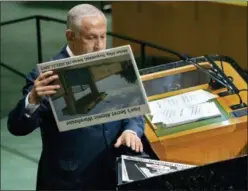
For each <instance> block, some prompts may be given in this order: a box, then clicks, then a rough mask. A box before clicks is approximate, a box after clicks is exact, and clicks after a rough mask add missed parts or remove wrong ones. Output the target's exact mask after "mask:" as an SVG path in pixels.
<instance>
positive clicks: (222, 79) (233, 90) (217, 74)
mask: <svg viewBox="0 0 248 191" xmlns="http://www.w3.org/2000/svg"><path fill="white" fill-rule="evenodd" d="M181 58H183V60H184V61H185V62H186V63H190V64H192V65H194V66H195V67H196V68H198V69H199V70H201V71H202V72H204V73H206V74H207V75H209V76H210V77H211V78H212V79H214V80H216V81H217V82H219V83H220V84H221V85H223V86H224V87H226V88H227V90H228V91H227V92H221V93H220V96H221V95H222V96H225V95H231V94H235V95H237V96H238V98H239V104H235V105H231V106H230V108H231V109H232V110H237V109H241V108H244V107H247V105H246V104H245V103H244V102H243V100H242V98H241V96H240V94H239V90H238V89H237V87H236V86H235V85H234V84H233V83H232V81H231V80H230V79H229V78H227V77H226V75H225V74H224V73H223V72H222V71H221V70H220V69H219V67H218V66H217V64H216V63H215V62H214V61H213V59H212V58H211V57H210V56H207V55H205V56H204V58H205V59H206V60H207V61H208V62H209V63H210V64H211V65H212V66H215V67H214V71H212V70H207V69H206V68H204V67H202V66H201V65H200V64H198V63H197V62H196V61H195V62H194V61H193V60H192V59H191V58H187V57H184V56H182V57H181Z"/></svg>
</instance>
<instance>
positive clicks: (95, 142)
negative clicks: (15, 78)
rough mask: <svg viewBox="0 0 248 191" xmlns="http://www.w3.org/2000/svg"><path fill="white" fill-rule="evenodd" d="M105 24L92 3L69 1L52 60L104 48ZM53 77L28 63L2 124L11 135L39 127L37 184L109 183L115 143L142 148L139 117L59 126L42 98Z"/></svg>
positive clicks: (112, 184) (112, 181)
mask: <svg viewBox="0 0 248 191" xmlns="http://www.w3.org/2000/svg"><path fill="white" fill-rule="evenodd" d="M106 26H107V23H106V18H105V16H104V15H103V13H102V12H101V11H100V10H98V9H97V8H95V7H93V6H91V5H88V4H82V5H78V6H75V7H74V8H72V9H71V10H70V11H69V12H68V17H67V30H66V39H67V45H66V46H65V47H64V48H62V50H61V51H60V52H59V53H58V54H57V55H56V56H54V57H53V59H52V60H58V59H63V58H67V57H71V56H74V55H81V54H85V53H89V52H94V51H99V50H103V49H105V48H106ZM57 78H58V76H57V75H56V74H54V73H53V71H48V72H45V73H42V74H39V72H38V70H37V68H35V69H33V70H32V72H31V73H29V74H28V75H27V77H26V85H25V86H24V88H23V95H24V97H23V98H22V99H21V100H20V101H19V102H18V103H17V105H16V107H15V108H14V109H13V110H12V111H11V112H10V114H9V118H8V129H9V131H10V132H11V133H12V134H14V135H16V136H24V135H27V134H29V133H31V132H32V131H33V130H35V129H36V128H37V127H39V128H40V131H41V138H42V143H43V147H42V153H41V158H40V161H39V167H38V176H37V189H38V190H75V189H76V190H84V189H97V190H101V189H114V187H115V172H114V169H113V167H114V163H115V157H116V156H117V154H118V150H119V149H120V147H125V146H126V147H129V148H130V149H132V150H133V151H136V152H142V150H143V146H142V143H141V139H140V138H141V136H142V135H143V131H144V120H143V117H135V118H130V119H125V120H121V121H114V122H109V123H105V124H101V125H95V126H90V127H87V128H80V129H76V130H71V131H66V132H59V131H58V128H57V126H56V122H55V119H54V117H53V114H52V111H51V107H50V105H49V102H48V99H47V96H50V95H53V94H54V93H56V91H57V90H58V89H59V88H60V87H59V85H51V82H53V81H54V80H55V79H57Z"/></svg>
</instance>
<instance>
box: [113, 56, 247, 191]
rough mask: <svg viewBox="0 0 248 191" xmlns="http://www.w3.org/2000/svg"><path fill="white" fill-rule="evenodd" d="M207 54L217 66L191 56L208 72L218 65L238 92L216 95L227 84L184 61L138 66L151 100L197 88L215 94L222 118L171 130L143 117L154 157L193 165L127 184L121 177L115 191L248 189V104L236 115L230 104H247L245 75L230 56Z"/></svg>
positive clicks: (201, 58)
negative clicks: (213, 78) (218, 81)
mask: <svg viewBox="0 0 248 191" xmlns="http://www.w3.org/2000/svg"><path fill="white" fill-rule="evenodd" d="M211 57H212V59H213V60H214V63H215V65H213V64H211V63H209V62H207V61H206V60H205V59H204V57H197V58H193V59H194V62H195V63H197V64H199V65H200V66H201V67H203V68H205V69H206V70H208V69H211V68H212V69H215V68H213V67H218V70H219V69H220V70H221V71H222V73H223V75H225V76H224V77H225V78H228V79H229V81H230V82H231V84H232V85H233V86H235V87H236V88H237V89H238V90H240V92H239V96H238V95H237V94H232V93H231V94H220V93H221V92H226V91H227V88H226V87H223V86H222V85H220V84H219V85H218V84H216V82H215V81H213V80H212V78H211V77H210V76H209V75H208V74H207V73H204V72H202V71H201V70H199V69H197V68H196V67H195V66H194V65H192V64H189V63H187V62H185V61H178V62H173V63H169V64H165V65H159V66H156V67H152V68H147V69H143V70H140V74H141V78H142V81H143V84H144V88H145V91H146V94H147V96H148V100H149V101H152V100H157V99H161V98H166V97H170V96H173V95H178V94H181V93H184V92H189V91H192V90H197V89H204V90H207V91H210V92H211V93H213V94H216V95H217V96H218V97H217V98H216V100H215V102H216V104H217V105H218V108H219V110H220V111H221V116H220V117H215V118H212V119H205V120H201V121H197V122H193V123H188V124H183V125H178V126H175V127H170V128H163V127H159V126H156V125H155V124H153V123H152V122H151V121H150V120H149V119H148V118H146V124H145V136H146V139H147V141H148V142H149V144H150V146H151V148H152V150H153V151H154V153H155V155H156V156H157V157H158V159H160V160H163V161H170V162H178V163H185V164H193V165H196V167H194V168H191V169H187V170H183V171H178V172H173V173H170V174H164V175H161V176H156V177H152V178H148V179H143V180H139V181H134V182H131V183H123V182H122V181H121V179H120V178H121V177H120V176H119V179H118V180H119V181H118V186H117V188H118V190H178V189H184V190H185V189H186V190H201V189H205V190H229V189H231V190H247V107H245V108H242V109H240V110H239V111H241V112H240V113H241V115H236V116H235V115H232V113H233V109H232V107H231V106H232V105H235V104H238V103H239V102H240V98H241V100H242V102H244V103H246V105H247V81H246V79H247V76H246V74H245V73H244V72H243V71H242V69H241V68H240V67H239V66H238V65H237V63H236V62H235V61H234V60H232V59H231V58H229V57H226V56H211ZM210 82H211V83H210ZM220 95H221V96H220ZM118 169H119V170H118V173H120V168H118Z"/></svg>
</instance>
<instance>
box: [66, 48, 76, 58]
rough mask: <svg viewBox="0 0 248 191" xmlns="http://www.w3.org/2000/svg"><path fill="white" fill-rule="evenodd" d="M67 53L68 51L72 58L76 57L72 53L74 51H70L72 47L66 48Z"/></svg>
mask: <svg viewBox="0 0 248 191" xmlns="http://www.w3.org/2000/svg"><path fill="white" fill-rule="evenodd" d="M66 51H67V53H68V54H69V56H70V57H73V56H75V55H74V54H73V53H72V51H71V49H70V47H69V46H68V45H67V46H66Z"/></svg>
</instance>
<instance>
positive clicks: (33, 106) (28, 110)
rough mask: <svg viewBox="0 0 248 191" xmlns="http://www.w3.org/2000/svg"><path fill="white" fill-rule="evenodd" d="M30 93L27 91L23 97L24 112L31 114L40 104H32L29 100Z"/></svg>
mask: <svg viewBox="0 0 248 191" xmlns="http://www.w3.org/2000/svg"><path fill="white" fill-rule="evenodd" d="M30 94H31V93H28V95H27V97H26V99H25V109H26V114H27V115H28V116H30V115H31V114H33V113H34V112H35V111H36V109H37V108H38V107H39V106H40V104H33V103H30V102H29V97H30Z"/></svg>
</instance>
